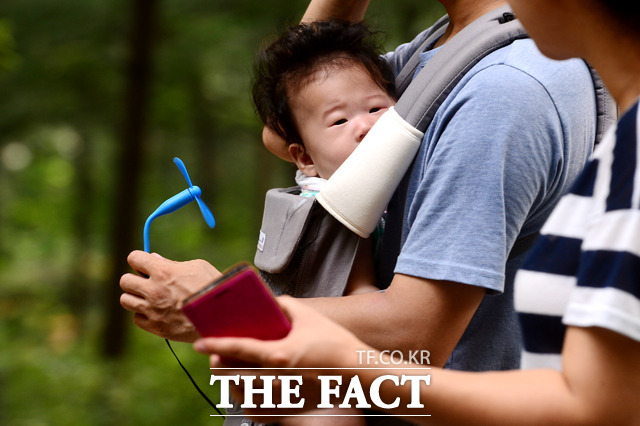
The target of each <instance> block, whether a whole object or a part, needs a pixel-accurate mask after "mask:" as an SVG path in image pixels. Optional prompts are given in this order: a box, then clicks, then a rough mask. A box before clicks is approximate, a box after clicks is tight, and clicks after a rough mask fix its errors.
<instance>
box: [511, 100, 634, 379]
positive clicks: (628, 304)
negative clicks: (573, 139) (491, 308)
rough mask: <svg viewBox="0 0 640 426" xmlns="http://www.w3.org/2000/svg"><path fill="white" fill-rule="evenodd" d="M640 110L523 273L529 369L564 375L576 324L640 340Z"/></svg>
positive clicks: (520, 296) (590, 171) (585, 177)
mask: <svg viewBox="0 0 640 426" xmlns="http://www.w3.org/2000/svg"><path fill="white" fill-rule="evenodd" d="M638 113H639V108H638V103H636V104H635V105H634V106H633V107H632V108H631V109H629V110H628V111H627V112H626V113H625V114H624V115H623V116H622V118H621V119H620V121H619V122H618V124H617V125H616V126H615V127H614V128H612V129H610V130H609V132H608V133H607V135H606V137H605V138H604V140H603V141H602V142H601V144H600V145H599V146H598V148H597V149H596V151H595V152H594V154H593V157H592V159H591V161H590V162H589V163H588V165H587V167H586V168H585V170H584V172H583V173H582V174H581V176H580V178H579V179H578V180H577V182H576V183H575V185H574V187H573V189H572V190H571V191H570V193H569V194H567V195H566V196H565V197H564V198H563V199H562V200H561V201H560V203H559V204H558V206H557V207H556V209H555V210H554V212H553V213H552V215H551V216H550V217H549V219H548V221H547V222H546V224H545V226H544V227H543V228H542V230H541V235H540V237H539V238H538V241H537V242H536V244H535V245H534V247H533V248H532V249H531V252H530V255H529V256H528V258H527V260H526V261H525V262H524V264H523V265H522V268H521V270H520V271H519V272H518V274H517V276H516V290H515V291H516V293H515V307H516V310H517V311H518V312H519V314H520V320H521V324H522V331H523V336H524V350H523V354H522V368H543V367H548V368H555V369H558V370H559V369H560V368H561V365H562V359H561V355H560V354H561V352H562V344H563V340H564V334H565V329H566V326H568V325H571V326H578V327H602V328H606V329H609V330H612V331H615V332H617V333H620V334H623V335H625V336H627V337H629V338H631V339H634V340H638V341H640V147H639V146H638V142H639V140H640V137H639V133H638V131H639V130H640V129H639V128H638V123H639V121H640V120H639V117H638Z"/></svg>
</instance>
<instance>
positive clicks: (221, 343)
mask: <svg viewBox="0 0 640 426" xmlns="http://www.w3.org/2000/svg"><path fill="white" fill-rule="evenodd" d="M273 344H274V341H264V340H257V339H250V338H233V337H221V338H205V339H200V340H198V341H197V342H195V344H194V349H195V350H196V351H198V352H201V353H205V354H217V355H219V356H221V357H224V358H233V359H238V360H241V361H244V362H249V363H253V364H258V365H263V366H264V365H265V363H266V362H267V361H268V360H267V358H266V355H267V354H269V353H272V352H273V349H272V348H271V347H272V346H273Z"/></svg>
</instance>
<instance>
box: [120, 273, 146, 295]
mask: <svg viewBox="0 0 640 426" xmlns="http://www.w3.org/2000/svg"><path fill="white" fill-rule="evenodd" d="M148 285H149V280H148V279H147V278H145V277H141V276H139V275H135V274H124V275H123V276H122V277H120V288H121V289H122V290H123V291H124V292H126V293H129V294H132V295H135V296H138V297H141V298H143V299H146V298H147V296H148V294H147V292H146V288H147V286H148Z"/></svg>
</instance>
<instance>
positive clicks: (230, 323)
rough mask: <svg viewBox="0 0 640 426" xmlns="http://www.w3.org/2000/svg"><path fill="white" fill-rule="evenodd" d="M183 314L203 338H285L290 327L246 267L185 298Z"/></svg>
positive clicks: (262, 285)
mask: <svg viewBox="0 0 640 426" xmlns="http://www.w3.org/2000/svg"><path fill="white" fill-rule="evenodd" d="M182 311H183V312H184V314H185V315H186V316H187V318H189V320H190V321H191V322H192V323H193V325H194V326H195V328H196V330H197V331H198V333H200V335H201V336H202V337H253V338H256V339H261V340H275V339H281V338H283V337H285V336H286V335H287V334H288V333H289V331H290V330H291V323H290V322H289V320H288V318H287V317H286V315H285V314H284V312H282V310H281V309H280V307H279V306H278V304H277V302H276V300H275V298H274V297H273V295H272V294H271V292H270V291H269V289H268V288H267V287H266V285H265V284H264V283H263V282H262V280H261V279H260V277H259V276H258V274H257V273H256V271H255V269H254V268H253V267H252V266H250V265H249V264H245V263H243V264H240V265H238V266H236V267H234V268H232V269H230V270H229V271H228V272H227V273H225V274H224V275H223V276H222V277H221V278H219V279H217V280H216V281H214V282H213V283H211V284H209V285H208V286H206V287H205V288H203V289H202V290H200V291H199V292H197V293H195V294H194V295H192V296H190V297H189V298H187V299H186V300H185V301H184V303H183V305H182Z"/></svg>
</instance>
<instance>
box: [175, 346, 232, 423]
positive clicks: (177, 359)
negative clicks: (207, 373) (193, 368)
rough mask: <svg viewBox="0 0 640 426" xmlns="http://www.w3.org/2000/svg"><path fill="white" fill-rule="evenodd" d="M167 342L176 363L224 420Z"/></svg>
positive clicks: (222, 415)
mask: <svg viewBox="0 0 640 426" xmlns="http://www.w3.org/2000/svg"><path fill="white" fill-rule="evenodd" d="M164 341H165V342H167V346H169V349H170V350H171V353H172V354H173V356H174V357H175V358H176V361H178V364H180V367H182V369H183V370H184V372H185V373H186V374H187V377H189V380H191V383H193V386H195V388H196V390H197V391H198V393H200V395H202V397H203V398H204V399H205V400H206V401H207V402H208V403H209V405H211V406H212V407H213V409H214V410H216V412H217V413H218V414H219V415H220V416H221V417H222V418H223V419H224V418H225V417H224V414H222V412H220V410H219V409H218V407H217V406H216V404H214V403H213V402H212V401H211V400H210V399H209V397H208V396H207V395H205V393H204V392H202V389H200V387H199V386H198V384H197V383H196V381H195V380H193V377H191V374H189V372H188V371H187V369H186V367H185V366H184V365H182V362H180V358H178V355H176V353H175V351H174V350H173V348H172V347H171V343H169V340H167V339H164Z"/></svg>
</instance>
